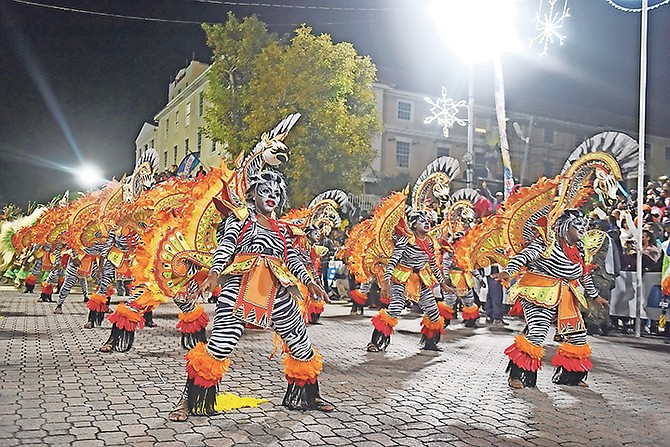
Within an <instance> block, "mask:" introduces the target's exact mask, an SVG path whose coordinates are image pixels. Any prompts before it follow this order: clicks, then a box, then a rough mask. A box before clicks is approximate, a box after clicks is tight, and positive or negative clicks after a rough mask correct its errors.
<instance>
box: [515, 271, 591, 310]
mask: <svg viewBox="0 0 670 447" xmlns="http://www.w3.org/2000/svg"><path fill="white" fill-rule="evenodd" d="M580 287H581V285H580V284H579V281H577V280H574V281H569V282H568V283H565V282H564V281H562V280H561V279H560V278H555V277H553V276H547V275H542V274H540V273H535V272H526V273H525V274H523V275H522V276H521V278H519V280H518V281H517V282H516V283H515V284H514V285H513V286H512V287H510V289H509V298H508V300H509V302H510V303H513V302H515V301H516V300H517V298H522V299H524V300H526V301H530V302H531V303H534V304H536V305H538V306H542V307H547V308H553V307H556V306H557V305H558V302H559V300H560V299H561V295H562V294H564V293H566V292H567V293H571V294H574V296H575V297H576V298H577V300H578V301H579V304H581V305H582V306H584V307H585V308H586V307H588V303H587V302H586V298H585V297H584V293H583V292H582V291H581V290H580Z"/></svg>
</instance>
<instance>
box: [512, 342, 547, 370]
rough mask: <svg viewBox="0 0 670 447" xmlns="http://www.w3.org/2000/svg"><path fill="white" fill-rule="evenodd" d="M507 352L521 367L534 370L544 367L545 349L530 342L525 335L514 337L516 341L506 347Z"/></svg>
mask: <svg viewBox="0 0 670 447" xmlns="http://www.w3.org/2000/svg"><path fill="white" fill-rule="evenodd" d="M505 354H507V356H508V357H509V358H510V360H511V361H512V362H514V364H515V365H517V366H518V367H519V368H522V369H525V370H527V371H533V372H536V371H537V370H538V369H541V368H542V357H544V349H543V348H542V346H537V345H534V344H532V343H531V342H529V341H528V339H527V338H526V336H525V335H517V336H516V337H514V343H513V344H512V345H510V346H509V347H508V348H507V349H505Z"/></svg>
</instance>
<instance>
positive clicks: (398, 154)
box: [395, 141, 409, 168]
mask: <svg viewBox="0 0 670 447" xmlns="http://www.w3.org/2000/svg"><path fill="white" fill-rule="evenodd" d="M395 164H396V166H397V167H399V168H409V142H407V141H396V146H395Z"/></svg>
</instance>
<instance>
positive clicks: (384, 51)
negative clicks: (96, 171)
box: [0, 0, 670, 207]
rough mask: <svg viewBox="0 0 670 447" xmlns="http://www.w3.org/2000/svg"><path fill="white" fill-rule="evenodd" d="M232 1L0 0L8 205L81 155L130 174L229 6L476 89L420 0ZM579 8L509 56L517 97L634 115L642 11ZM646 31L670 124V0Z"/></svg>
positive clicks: (415, 74) (422, 77) (44, 188)
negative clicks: (561, 37)
mask: <svg viewBox="0 0 670 447" xmlns="http://www.w3.org/2000/svg"><path fill="white" fill-rule="evenodd" d="M617 1H619V2H620V3H622V2H624V1H625V0H617ZM656 1H658V0H656ZM225 3H231V2H220V1H219V2H215V1H205V0H200V1H195V0H132V1H131V0H123V1H120V0H98V1H95V2H91V1H83V0H35V1H34V2H32V1H31V2H24V1H23V0H21V1H14V0H0V61H1V63H0V205H4V204H5V203H6V202H14V203H16V204H18V205H19V206H21V207H25V205H26V203H27V201H29V200H33V201H34V200H37V201H47V200H48V199H50V198H51V197H52V196H53V195H55V194H58V193H60V192H62V191H63V190H64V189H68V188H69V189H77V188H78V185H77V184H76V182H75V181H74V179H73V175H72V174H71V173H70V172H67V169H68V168H72V167H76V166H78V165H79V164H80V163H81V161H87V162H92V163H95V164H97V165H98V166H100V167H101V168H102V169H103V170H104V174H105V176H106V177H107V178H111V177H112V176H117V177H120V176H121V175H122V174H123V173H124V172H129V171H131V170H132V164H133V154H134V140H135V138H136V136H137V133H138V132H139V130H140V128H141V127H142V124H143V122H145V121H151V120H152V118H153V116H154V115H155V114H156V112H158V111H159V110H160V109H161V108H162V107H163V106H164V105H165V103H166V101H167V87H168V83H169V82H170V80H171V79H172V78H173V77H174V75H175V74H176V72H177V71H178V69H179V68H181V67H183V66H185V65H186V64H187V62H188V61H189V60H190V59H191V58H192V57H193V55H195V59H197V60H201V61H205V62H208V61H209V60H210V57H211V52H210V50H209V49H208V48H207V46H206V45H205V35H204V32H203V31H202V29H201V28H200V26H199V25H198V24H197V23H198V22H205V21H206V22H217V21H224V20H225V19H226V13H227V11H228V10H232V11H233V12H234V13H235V14H236V15H237V17H238V18H242V17H244V16H248V15H250V14H252V13H256V14H257V15H258V16H259V17H260V19H261V20H262V21H264V22H265V23H267V24H268V25H269V28H270V30H271V31H274V32H277V33H279V34H284V33H289V32H290V31H291V30H292V29H294V28H295V27H297V26H298V25H299V24H300V23H303V22H304V23H307V24H308V25H310V26H312V27H313V29H314V32H315V33H317V34H320V33H329V34H331V35H332V37H333V40H334V41H335V42H341V41H349V42H352V43H353V44H354V46H355V47H356V49H357V50H358V52H359V54H366V55H370V56H371V57H372V60H373V62H374V63H375V64H376V65H377V66H378V68H379V70H380V73H384V74H385V76H386V74H391V75H392V77H393V82H394V83H395V84H396V85H397V86H398V87H399V88H403V89H406V90H410V91H416V92H419V93H424V94H428V95H432V96H435V97H437V96H438V95H439V91H440V87H441V86H442V85H446V86H447V88H448V90H449V94H450V96H453V97H456V98H457V97H461V98H464V97H465V95H466V90H465V87H466V85H467V73H466V70H464V69H463V67H462V66H461V64H460V63H459V62H458V61H457V59H456V58H455V56H454V55H453V54H452V53H451V51H450V50H449V48H448V47H447V46H445V45H444V44H443V43H442V42H441V41H439V38H438V37H437V33H436V27H435V25H434V24H433V22H432V21H431V20H430V19H429V18H428V17H427V16H426V13H425V12H424V9H423V7H422V4H423V2H422V1H419V0H319V1H316V0H276V1H274V2H273V1H272V0H270V2H268V3H273V4H278V5H310V6H318V7H319V8H318V9H304V8H278V7H267V6H264V7H261V6H239V4H238V5H236V6H229V5H226V4H225ZM238 3H244V2H238ZM631 3H632V4H634V3H636V2H631V1H629V2H628V4H631ZM637 3H639V2H637ZM35 4H42V5H45V4H47V5H56V6H58V7H60V8H70V9H81V10H86V11H95V12H99V13H105V14H108V15H107V16H99V15H93V14H86V13H81V12H75V11H67V10H64V9H52V8H45V7H43V6H35ZM537 5H538V1H537V0H520V1H519V2H518V4H517V7H518V9H519V17H518V24H519V28H520V35H521V38H522V39H523V40H524V41H527V40H528V39H529V38H530V37H532V35H533V34H532V33H533V30H532V28H533V27H532V23H531V19H532V16H533V14H534V11H535V10H536V9H537ZM569 5H570V10H571V17H570V18H568V19H567V20H566V22H565V28H564V33H565V34H566V35H567V36H568V37H567V39H566V41H565V44H564V45H563V46H560V47H559V46H553V47H551V48H550V49H549V54H548V56H545V57H542V58H540V57H538V51H537V49H533V48H530V49H527V50H526V51H525V52H524V53H522V54H518V55H505V56H504V59H503V66H504V73H505V88H506V96H507V103H508V106H509V107H513V106H514V103H515V100H516V98H522V97H529V98H535V99H540V100H543V101H551V102H557V103H561V104H566V105H569V106H576V107H582V108H587V109H601V110H608V111H612V112H615V113H617V114H620V115H623V116H625V117H629V118H631V119H637V114H638V89H639V84H638V79H639V46H640V36H639V33H640V15H639V14H632V13H625V12H620V11H617V10H615V9H614V8H612V7H611V6H609V5H608V4H607V2H606V0H578V1H577V0H569ZM342 7H344V8H354V9H356V10H354V11H349V10H342V9H341V8H342ZM365 8H370V10H365ZM111 15H119V16H136V17H147V18H159V19H167V20H172V21H192V22H196V23H192V24H191V23H170V22H161V23H159V22H151V21H146V20H133V19H130V18H122V17H113V16H111ZM443 26H449V21H448V20H445V22H444V23H443ZM649 29H650V37H649V80H648V122H649V126H650V127H655V128H663V127H665V128H668V127H670V126H668V125H667V123H668V122H669V121H670V94H669V93H667V91H668V88H667V87H666V82H665V81H666V80H667V73H670V45H669V44H668V42H670V5H669V6H664V7H661V8H659V9H657V10H655V11H652V12H651V13H650V16H649ZM476 70H477V73H476V98H477V101H482V102H490V101H491V97H492V76H491V67H490V66H489V65H488V64H479V65H478V66H477V67H476ZM272 124H273V123H269V124H268V125H269V126H271V125H272Z"/></svg>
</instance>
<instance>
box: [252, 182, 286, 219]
mask: <svg viewBox="0 0 670 447" xmlns="http://www.w3.org/2000/svg"><path fill="white" fill-rule="evenodd" d="M280 197H281V188H280V187H279V184H278V183H277V182H274V181H267V182H265V183H261V184H259V185H258V186H256V194H255V197H254V204H255V205H256V210H257V211H258V212H260V213H261V214H263V215H265V216H269V215H270V214H272V212H273V211H274V210H275V209H276V208H277V206H278V205H279V198H280Z"/></svg>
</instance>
